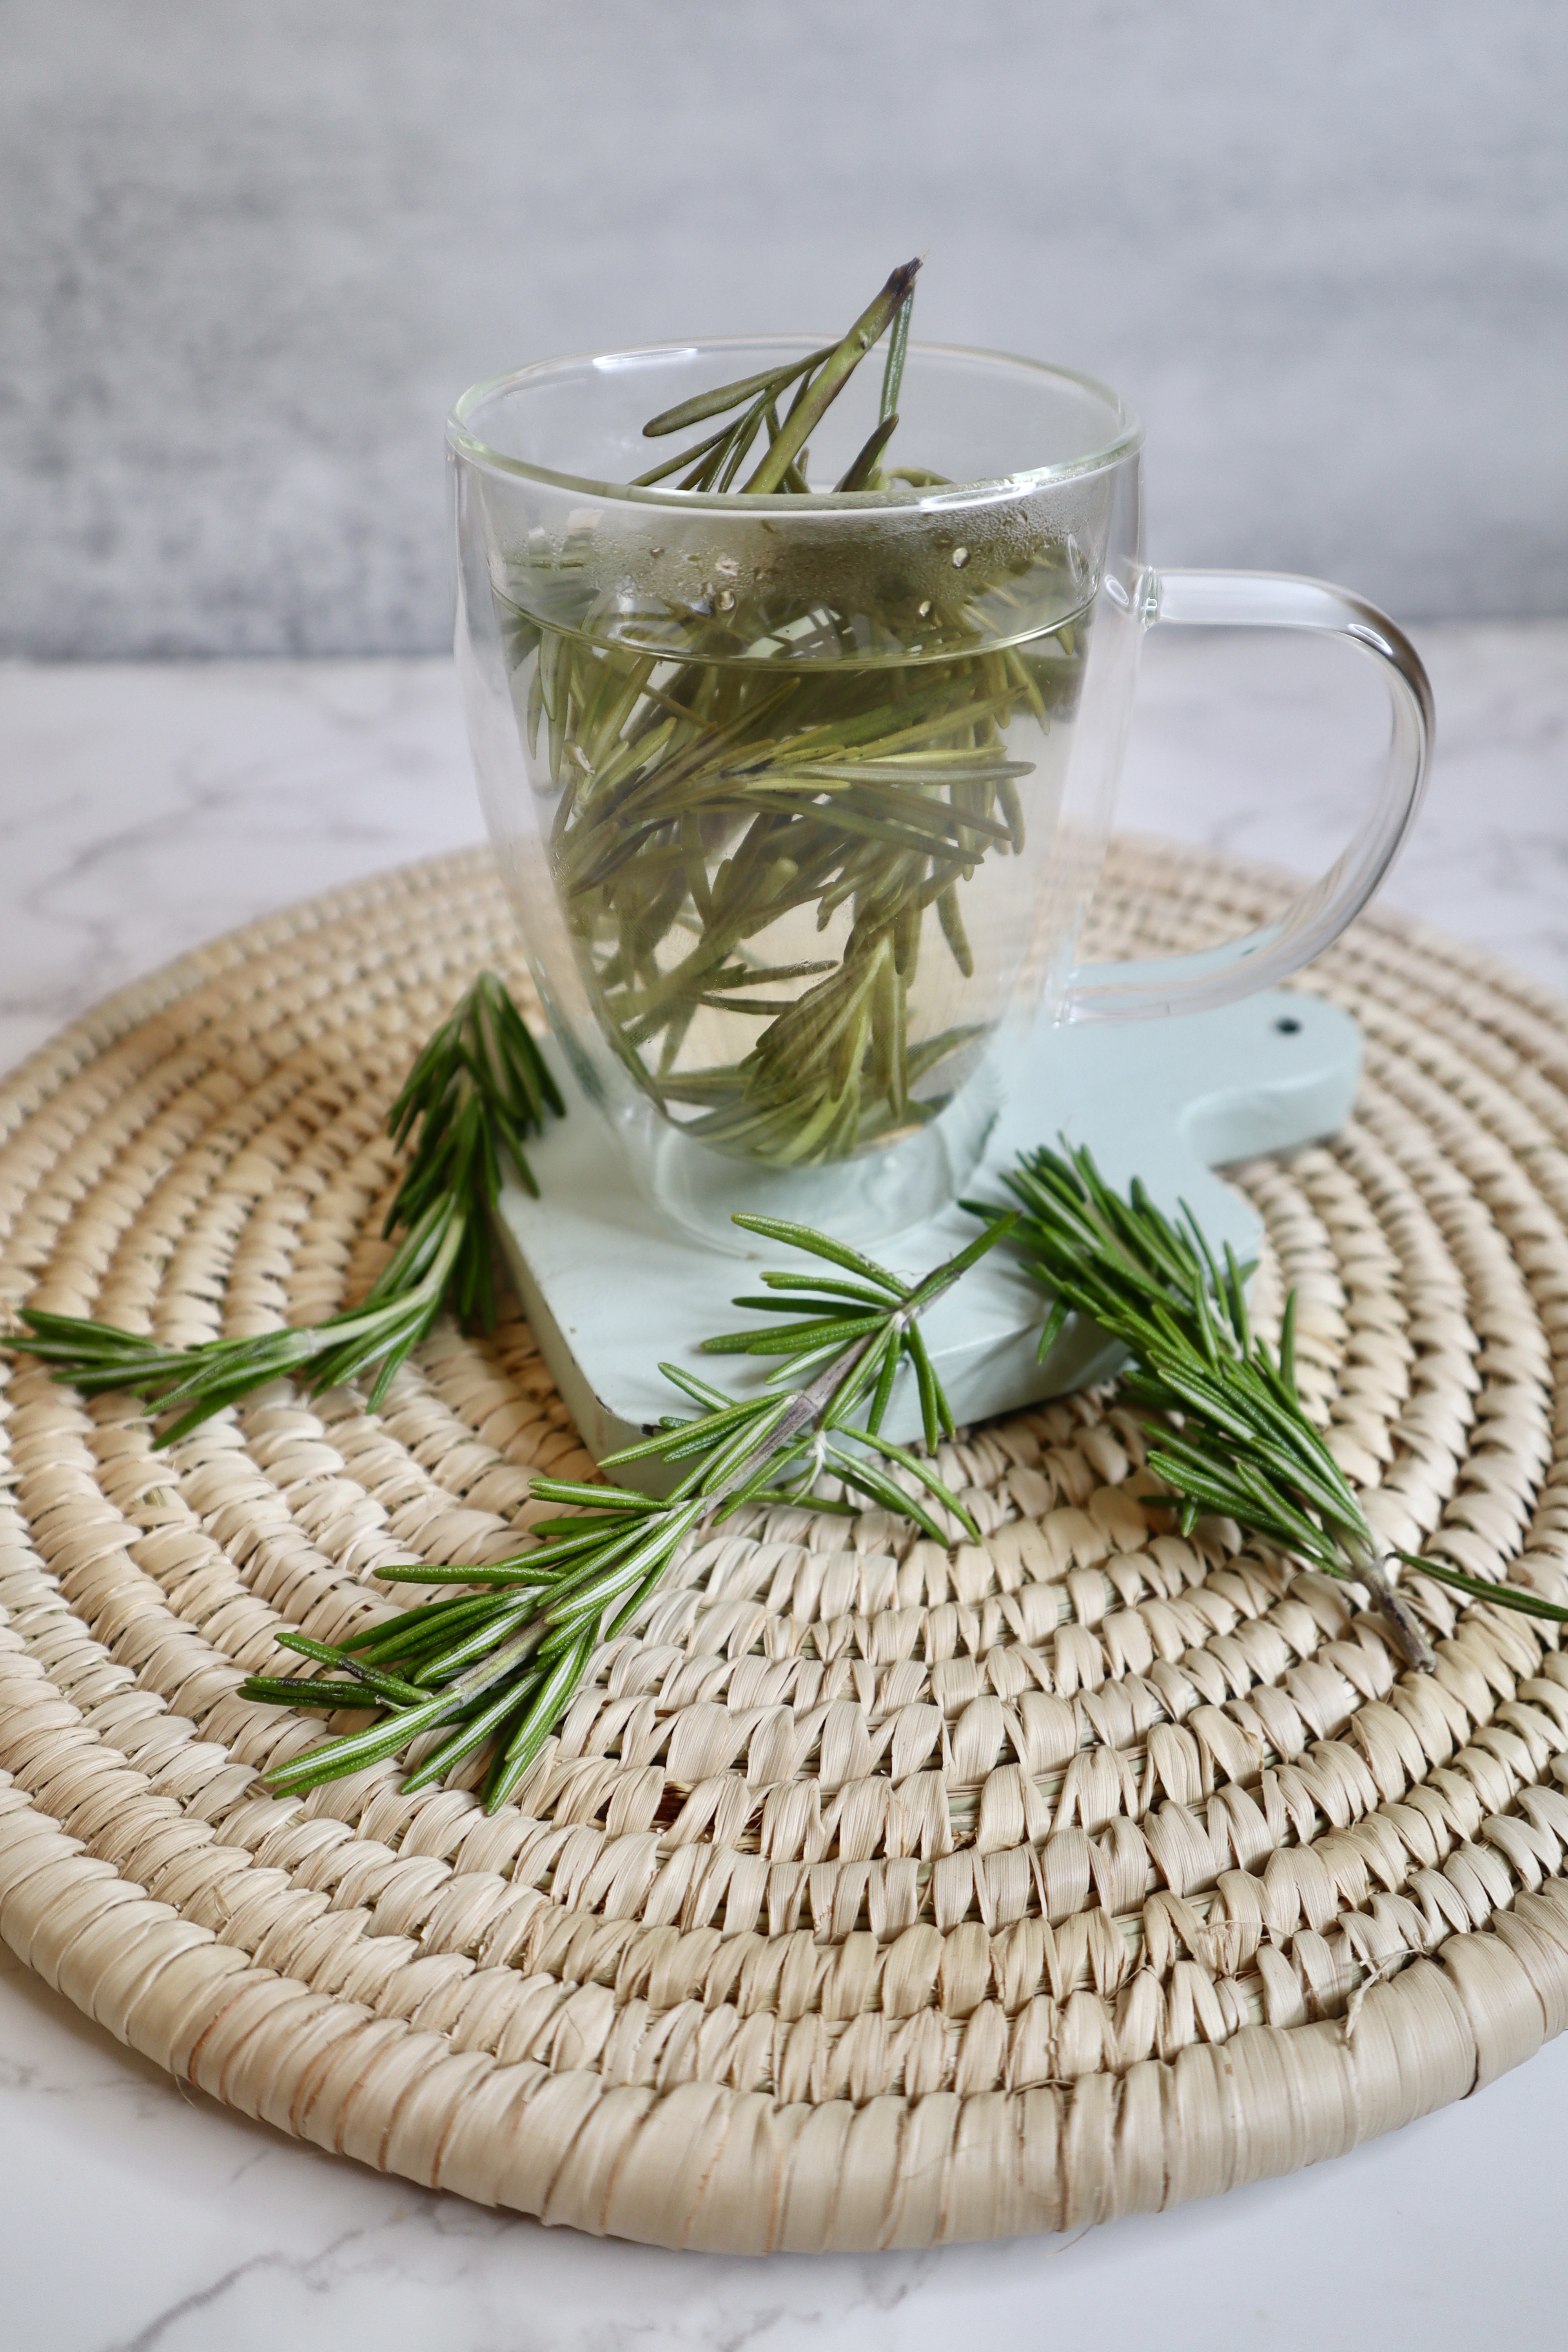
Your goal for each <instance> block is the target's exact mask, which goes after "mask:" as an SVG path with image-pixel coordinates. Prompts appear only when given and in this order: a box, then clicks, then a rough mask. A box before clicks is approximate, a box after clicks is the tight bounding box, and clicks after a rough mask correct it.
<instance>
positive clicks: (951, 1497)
mask: <svg viewBox="0 0 1568 2352" xmlns="http://www.w3.org/2000/svg"><path fill="white" fill-rule="evenodd" d="M858 1435H859V1438H860V1441H861V1443H862V1444H866V1445H873V1446H875V1447H876V1449H877V1452H878V1453H879V1454H883V1455H884V1456H885V1457H886V1458H887V1460H888V1461H889V1462H896V1463H897V1464H898V1465H899V1467H900V1470H907V1471H909V1473H910V1475H911V1476H912V1477H915V1478H918V1479H919V1480H920V1482H921V1486H923V1487H924V1488H925V1489H926V1492H927V1493H928V1494H930V1495H934V1496H935V1497H936V1499H937V1501H938V1502H939V1503H940V1504H941V1505H942V1508H943V1510H946V1511H951V1512H952V1516H953V1517H954V1518H955V1519H956V1520H957V1521H958V1524H959V1526H960V1527H961V1528H963V1530H964V1532H965V1534H966V1535H967V1536H968V1538H969V1540H970V1542H971V1543H978V1542H979V1541H980V1529H979V1528H977V1527H976V1526H975V1524H974V1521H973V1518H972V1517H971V1516H970V1514H969V1512H968V1511H966V1510H965V1508H964V1507H963V1504H962V1503H961V1502H960V1501H959V1499H958V1496H956V1495H955V1494H953V1492H952V1489H951V1488H950V1487H948V1486H944V1485H943V1483H942V1480H941V1479H940V1478H939V1477H938V1476H937V1474H936V1472H935V1471H934V1470H933V1469H932V1467H931V1464H930V1463H929V1462H924V1461H922V1460H921V1456H920V1455H919V1454H911V1453H910V1450H909V1447H908V1446H907V1445H894V1444H890V1443H889V1440H888V1439H887V1438H885V1437H879V1436H878V1435H877V1433H875V1431H873V1430H870V1429H863V1430H861V1431H859V1432H858Z"/></svg>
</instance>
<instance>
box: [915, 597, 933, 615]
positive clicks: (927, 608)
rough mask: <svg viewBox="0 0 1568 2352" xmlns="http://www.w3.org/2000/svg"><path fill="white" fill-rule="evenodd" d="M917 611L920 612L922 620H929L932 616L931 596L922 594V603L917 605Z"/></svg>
mask: <svg viewBox="0 0 1568 2352" xmlns="http://www.w3.org/2000/svg"><path fill="white" fill-rule="evenodd" d="M915 611H916V612H917V613H918V614H919V615H920V617H921V620H922V621H929V620H930V618H931V598H930V597H929V596H922V597H921V601H920V603H919V604H917V605H916V606H915Z"/></svg>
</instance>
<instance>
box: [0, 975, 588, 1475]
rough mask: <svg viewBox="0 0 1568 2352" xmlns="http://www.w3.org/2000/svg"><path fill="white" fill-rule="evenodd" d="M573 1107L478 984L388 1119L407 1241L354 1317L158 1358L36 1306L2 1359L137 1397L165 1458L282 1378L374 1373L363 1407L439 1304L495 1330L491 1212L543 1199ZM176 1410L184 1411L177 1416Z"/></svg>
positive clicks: (519, 1023) (392, 1214) (146, 1347)
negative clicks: (539, 1195) (158, 1429)
mask: <svg viewBox="0 0 1568 2352" xmlns="http://www.w3.org/2000/svg"><path fill="white" fill-rule="evenodd" d="M564 1108H565V1106H564V1105H563V1102H562V1100H561V1097H560V1095H559V1093H558V1092H557V1090H556V1087H555V1081H554V1080H553V1078H552V1076H551V1075H550V1072H549V1070H548V1069H547V1068H546V1066H545V1065H544V1062H543V1060H542V1057H541V1055H540V1051H539V1048H538V1046H537V1045H535V1043H534V1041H533V1039H532V1037H531V1036H530V1034H529V1033H528V1030H527V1028H526V1027H525V1025H524V1024H523V1020H522V1016H521V1013H519V1012H518V1009H517V1007H516V1005H515V1004H514V1003H512V1001H511V998H510V996H509V995H508V994H507V992H506V990H505V988H504V987H503V986H502V984H501V982H500V981H499V980H498V979H497V978H496V976H495V974H494V973H493V972H488V971H487V972H481V973H480V974H479V978H478V979H477V980H476V981H475V982H474V983H473V985H472V987H471V988H469V990H468V992H467V994H466V995H465V996H464V998H463V1001H462V1003H460V1004H459V1005H458V1009H457V1011H456V1012H455V1013H453V1014H452V1015H451V1017H450V1019H449V1020H447V1021H445V1022H443V1023H442V1024H441V1026H440V1028H438V1029H437V1031H436V1033H435V1034H434V1035H433V1036H432V1037H431V1038H430V1039H429V1041H428V1043H427V1044H426V1045H425V1047H424V1049H423V1051H422V1052H421V1054H420V1055H419V1057H418V1059H417V1060H416V1063H415V1065H414V1067H413V1069H412V1070H411V1071H410V1072H409V1075H408V1077H407V1079H406V1081H405V1085H404V1087H403V1090H402V1092H401V1093H400V1094H399V1096H398V1097H397V1100H396V1101H395V1103H394V1104H393V1106H392V1109H391V1111H390V1112H389V1114H388V1116H387V1131H388V1133H389V1134H390V1135H391V1137H392V1139H393V1142H394V1143H395V1144H396V1145H397V1146H399V1147H400V1148H403V1147H406V1146H407V1145H408V1143H409V1140H410V1138H411V1137H413V1136H414V1135H415V1131H416V1129H417V1139H416V1141H415V1142H414V1146H413V1149H412V1150H411V1151H410V1153H409V1158H408V1164H407V1167H406V1169H405V1172H404V1176H403V1181H402V1182H401V1183H400V1184H399V1186H398V1188H397V1192H396V1193H395V1197H394V1199H393V1202H392V1206H391V1208H390V1209H389V1211H388V1212H387V1217H386V1223H385V1226H384V1232H385V1233H387V1234H392V1233H394V1232H395V1231H397V1230H398V1229H399V1228H400V1227H401V1228H402V1231H403V1239H402V1240H401V1241H400V1242H399V1244H398V1245H397V1248H396V1250H395V1252H394V1254H393V1255H392V1257H391V1259H390V1260H389V1262H388V1264H387V1265H386V1266H385V1267H384V1270H383V1272H382V1273H381V1275H380V1276H379V1277H378V1278H377V1280H376V1281H375V1283H374V1285H373V1286H372V1287H371V1289H370V1291H369V1292H368V1293H367V1294H366V1296H365V1297H364V1299H363V1302H362V1303H361V1305H359V1306H358V1307H350V1308H348V1309H346V1310H345V1311H344V1312H343V1313H342V1314H340V1315H333V1316H330V1317H329V1318H327V1320H326V1321H325V1322H322V1323H316V1324H311V1325H309V1326H306V1327H304V1328H300V1329H283V1330H279V1331H264V1332H261V1333H258V1335H257V1336H256V1337H254V1338H252V1339H209V1340H208V1341H207V1342H206V1343H205V1345H204V1346H201V1347H196V1348H165V1347H161V1346H160V1345H159V1343H158V1342H157V1341H156V1340H155V1339H147V1338H145V1337H143V1336H142V1335H140V1334H138V1333H136V1332H132V1331H122V1330H119V1329H117V1328H115V1327H114V1326H113V1325H112V1324H108V1323H96V1322H93V1321H91V1320H89V1319H84V1318H79V1317H77V1316H74V1315H52V1314H48V1313H47V1312H46V1311H45V1310H44V1309H42V1308H40V1307H23V1308H22V1309H21V1310H20V1322H21V1326H22V1328H20V1329H19V1330H13V1331H12V1332H10V1333H9V1334H7V1336H6V1343H5V1344H6V1345H7V1346H9V1347H11V1348H15V1349H20V1350H23V1351H25V1352H26V1353H27V1354H29V1355H33V1356H37V1357H38V1358H40V1359H41V1360H43V1361H44V1362H45V1363H49V1364H53V1365H54V1366H55V1367H56V1370H57V1377H58V1378H59V1379H60V1380H64V1381H69V1382H70V1383H71V1385H72V1386H73V1387H74V1388H78V1389H80V1390H81V1391H83V1392H84V1394H86V1395H88V1396H97V1395H100V1394H101V1393H102V1392H103V1391H106V1390H110V1389H129V1390H130V1391H132V1393H133V1394H134V1395H137V1396H141V1397H145V1398H146V1400H147V1402H148V1404H149V1406H150V1408H152V1409H153V1410H154V1411H156V1412H171V1411H173V1412H174V1413H175V1415H176V1418H175V1419H174V1422H173V1423H171V1424H170V1425H169V1426H168V1427H167V1428H165V1429H164V1430H163V1432H162V1433H161V1435H160V1438H159V1443H160V1444H164V1445H168V1444H173V1443H174V1441H175V1440H176V1439H178V1438H181V1437H184V1436H186V1435H187V1434H188V1433H190V1431H191V1430H193V1429H195V1427H196V1426H197V1425H198V1423H201V1422H204V1421H205V1420H207V1419H208V1418H209V1416H210V1415H211V1414H213V1413H215V1412H218V1411H220V1410H221V1408H222V1407H223V1406H225V1405H227V1404H234V1403H236V1402H237V1401H238V1399H239V1398H241V1397H243V1396H247V1395H248V1394H249V1393H250V1392H251V1391H252V1390H254V1389H258V1388H262V1387H265V1385H266V1384H267V1382H268V1381H275V1380H277V1379H279V1377H280V1376H281V1375H283V1374H285V1373H289V1374H292V1375H294V1376H295V1377H297V1378H298V1379H300V1381H301V1382H302V1383H303V1385H304V1387H305V1388H306V1389H307V1390H308V1391H310V1392H311V1393H312V1394H314V1393H316V1392H317V1391H321V1390H322V1389H330V1388H336V1387H337V1386H338V1385H339V1384H340V1383H341V1382H342V1381H350V1380H353V1379H355V1378H357V1376H358V1375H359V1374H360V1373H361V1372H363V1371H366V1370H369V1369H370V1368H371V1367H372V1366H373V1365H374V1366H379V1368H380V1369H379V1370H378V1371H377V1373H376V1378H375V1382H374V1387H373V1389H372V1391H371V1395H370V1403H371V1406H372V1408H373V1409H374V1407H375V1406H377V1405H379V1404H380V1402H381V1401H382V1399H383V1398H384V1396H385V1394H386V1391H387V1389H388V1387H389V1386H390V1385H391V1381H392V1378H393V1375H394V1373H395V1371H396V1370H397V1368H398V1366H399V1365H400V1364H401V1363H402V1362H403V1360H404V1359H405V1357H406V1356H407V1354H408V1352H409V1350H410V1349H412V1348H414V1347H416V1346H417V1345H418V1343H419V1341H420V1340H421V1339H424V1338H425V1336H426V1332H428V1330H429V1329H430V1328H431V1326H432V1324H433V1323H434V1322H435V1320H436V1318H437V1315H438V1314H439V1313H440V1311H441V1308H442V1307H444V1306H447V1307H452V1308H453V1309H454V1311H455V1312H456V1313H458V1314H459V1315H462V1316H465V1317H468V1318H475V1319H477V1320H478V1321H479V1323H480V1324H481V1325H482V1326H483V1327H484V1328H485V1329H487V1330H489V1329H490V1328H492V1327H493V1325H494V1322H495V1287H494V1277H493V1276H492V1273H491V1256H490V1229H489V1212H490V1210H491V1209H492V1208H493V1207H494V1205H495V1202H496V1199H497V1197H498V1195H499V1193H500V1185H501V1179H502V1172H503V1163H510V1166H511V1167H512V1168H514V1169H515V1170H516V1171H517V1174H518V1176H519V1178H520V1180H521V1181H522V1182H523V1183H524V1184H526V1185H527V1187H528V1189H529V1191H530V1192H536V1191H537V1190H538V1187H537V1186H536V1185H535V1183H534V1181H533V1176H532V1172H531V1170H530V1168H529V1165H528V1160H527V1158H526V1155H525V1153H524V1150H523V1145H524V1142H525V1141H526V1139H528V1138H529V1137H531V1136H533V1135H537V1134H539V1133H541V1132H542V1129H543V1125H544V1117H545V1113H546V1111H552V1112H554V1113H555V1114H556V1115H557V1117H559V1116H560V1115H561V1114H562V1113H563V1110H564ZM182 1408H183V1410H182Z"/></svg>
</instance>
